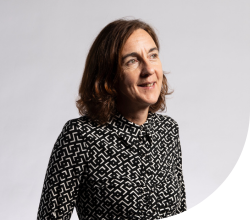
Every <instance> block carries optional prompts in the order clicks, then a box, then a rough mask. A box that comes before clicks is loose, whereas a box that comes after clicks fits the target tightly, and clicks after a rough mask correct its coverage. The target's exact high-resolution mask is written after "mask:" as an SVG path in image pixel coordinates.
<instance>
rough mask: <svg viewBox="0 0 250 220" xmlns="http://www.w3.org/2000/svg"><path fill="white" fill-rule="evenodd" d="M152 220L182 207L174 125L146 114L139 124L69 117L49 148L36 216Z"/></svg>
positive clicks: (46, 218) (47, 218)
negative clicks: (48, 157)
mask: <svg viewBox="0 0 250 220" xmlns="http://www.w3.org/2000/svg"><path fill="white" fill-rule="evenodd" d="M74 207H76V211H77V214H78V217H79V219H80V220H98V219H101V220H114V219H121V220H125V219H126V220H130V219H141V220H142V219H144V220H154V219H161V218H166V217H169V216H172V215H175V214H178V213H181V212H183V211H185V210H186V194H185V185H184V180H183V174H182V157H181V145H180V139H179V127H178V124H177V123H176V121H175V120H173V119H172V118H171V117H169V116H163V115H160V114H156V113H149V115H148V119H147V121H146V122H145V123H144V124H143V125H141V126H139V125H136V124H134V123H132V122H130V121H128V120H127V119H125V118H124V117H123V116H122V115H120V114H117V115H116V117H114V118H113V119H112V120H111V121H110V122H108V123H107V124H105V125H97V124H95V123H93V122H91V121H90V120H89V118H88V117H87V116H82V117H79V118H76V119H72V120H69V121H68V122H67V123H66V124H65V125H64V127H63V129H62V132H61V133H60V135H59V137H58V139H57V141H56V143H55V145H54V148H53V150H52V153H51V156H50V160H49V164H48V168H47V172H46V175H45V180H44V185H43V189H42V195H41V200H40V204H39V210H38V216H37V220H52V219H57V220H69V219H70V217H71V214H72V212H73V209H74Z"/></svg>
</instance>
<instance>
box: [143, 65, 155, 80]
mask: <svg viewBox="0 0 250 220" xmlns="http://www.w3.org/2000/svg"><path fill="white" fill-rule="evenodd" d="M154 73H155V69H154V66H153V65H152V64H151V63H150V62H143V65H142V70H141V76H143V77H146V76H148V75H152V74H154Z"/></svg>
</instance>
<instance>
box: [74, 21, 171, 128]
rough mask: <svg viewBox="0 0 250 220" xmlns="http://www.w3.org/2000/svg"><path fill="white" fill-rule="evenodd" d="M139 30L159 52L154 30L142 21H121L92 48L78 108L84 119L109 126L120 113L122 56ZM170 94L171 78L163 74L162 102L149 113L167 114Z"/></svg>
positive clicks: (110, 25) (80, 88)
mask: <svg viewBox="0 0 250 220" xmlns="http://www.w3.org/2000/svg"><path fill="white" fill-rule="evenodd" d="M137 29H143V30H145V31H146V32H147V33H148V34H149V35H150V36H151V37H152V39H153V40H154V42H155V44H156V46H157V48H158V50H159V49H160V48H159V46H160V45H159V41H158V38H157V35H156V34H155V32H154V30H153V28H152V27H150V26H149V25H148V24H146V23H145V22H143V21H141V20H137V19H136V20H126V19H119V20H116V21H113V22H111V23H109V24H108V25H107V26H106V27H104V28H103V29H102V31H101V32H100V33H99V35H98V36H97V37H96V39H95V41H94V43H93V44H92V46H91V48H90V50H89V53H88V56H87V59H86V63H85V68H84V72H83V77H82V80H81V83H80V87H79V99H78V100H77V101H76V106H77V108H78V110H79V113H80V115H88V117H90V118H91V120H93V121H96V122H97V123H99V124H105V123H106V122H108V121H109V120H110V119H111V117H112V116H114V114H115V113H116V97H117V90H118V89H119V88H117V82H118V79H119V77H120V74H119V73H120V72H121V61H122V59H121V52H122V49H123V46H124V44H125V42H126V41H127V39H128V38H129V36H130V35H131V34H132V33H133V32H134V31H135V30H137ZM172 93H173V91H172V92H168V85H167V78H166V77H165V75H164V74H163V81H162V89H161V93H160V96H159V98H158V101H157V102H156V103H155V104H153V105H151V106H150V109H149V111H151V112H156V111H158V110H164V109H165V108H166V105H165V95H169V94H172Z"/></svg>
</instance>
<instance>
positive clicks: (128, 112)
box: [117, 106, 149, 125]
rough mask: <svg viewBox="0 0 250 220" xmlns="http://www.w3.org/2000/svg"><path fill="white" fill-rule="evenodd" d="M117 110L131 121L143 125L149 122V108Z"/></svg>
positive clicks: (123, 107) (130, 107)
mask: <svg viewBox="0 0 250 220" xmlns="http://www.w3.org/2000/svg"><path fill="white" fill-rule="evenodd" d="M117 110H118V111H119V112H120V113H121V114H122V115H123V116H124V117H125V118H126V119H127V120H129V121H131V122H133V123H135V124H137V125H142V124H144V123H145V122H146V121H147V118H148V111H149V107H147V108H141V109H138V108H132V106H126V107H125V106H119V107H117Z"/></svg>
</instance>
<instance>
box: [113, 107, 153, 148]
mask: <svg viewBox="0 0 250 220" xmlns="http://www.w3.org/2000/svg"><path fill="white" fill-rule="evenodd" d="M155 119H156V114H155V113H152V112H149V113H148V118H147V120H146V122H145V123H144V124H142V125H137V124H135V123H133V122H131V121H129V120H127V119H126V118H125V117H124V116H123V115H122V114H120V113H119V112H117V113H116V115H115V116H114V117H113V118H112V119H111V120H110V121H109V122H108V126H109V127H110V128H111V129H112V130H113V131H114V132H115V133H116V134H117V135H118V137H119V138H120V139H122V140H123V142H125V144H126V145H130V146H131V145H133V144H136V143H138V142H139V141H140V140H139V137H141V136H143V135H142V133H145V134H146V135H148V136H149V140H150V142H151V143H152V142H153V135H154V124H155ZM143 131H144V132H143Z"/></svg>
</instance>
